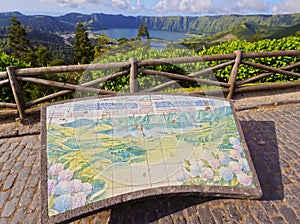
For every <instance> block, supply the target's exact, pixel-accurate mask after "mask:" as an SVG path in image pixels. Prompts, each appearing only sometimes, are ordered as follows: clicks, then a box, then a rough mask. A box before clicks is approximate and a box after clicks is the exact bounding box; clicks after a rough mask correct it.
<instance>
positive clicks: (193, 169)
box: [190, 162, 202, 177]
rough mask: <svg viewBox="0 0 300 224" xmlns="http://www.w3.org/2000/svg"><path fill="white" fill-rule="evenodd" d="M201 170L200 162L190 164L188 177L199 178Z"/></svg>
mask: <svg viewBox="0 0 300 224" xmlns="http://www.w3.org/2000/svg"><path fill="white" fill-rule="evenodd" d="M201 169H202V163H201V162H191V165H190V175H191V176H192V177H196V176H199V174H200V172H201Z"/></svg>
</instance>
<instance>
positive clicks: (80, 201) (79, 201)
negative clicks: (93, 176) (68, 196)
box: [72, 192, 86, 209]
mask: <svg viewBox="0 0 300 224" xmlns="http://www.w3.org/2000/svg"><path fill="white" fill-rule="evenodd" d="M85 203H86V196H85V194H84V193H83V192H78V193H76V194H74V195H73V197H72V209H74V208H78V207H81V206H84V205H85Z"/></svg>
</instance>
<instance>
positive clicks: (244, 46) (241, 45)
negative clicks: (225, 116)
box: [0, 13, 300, 102]
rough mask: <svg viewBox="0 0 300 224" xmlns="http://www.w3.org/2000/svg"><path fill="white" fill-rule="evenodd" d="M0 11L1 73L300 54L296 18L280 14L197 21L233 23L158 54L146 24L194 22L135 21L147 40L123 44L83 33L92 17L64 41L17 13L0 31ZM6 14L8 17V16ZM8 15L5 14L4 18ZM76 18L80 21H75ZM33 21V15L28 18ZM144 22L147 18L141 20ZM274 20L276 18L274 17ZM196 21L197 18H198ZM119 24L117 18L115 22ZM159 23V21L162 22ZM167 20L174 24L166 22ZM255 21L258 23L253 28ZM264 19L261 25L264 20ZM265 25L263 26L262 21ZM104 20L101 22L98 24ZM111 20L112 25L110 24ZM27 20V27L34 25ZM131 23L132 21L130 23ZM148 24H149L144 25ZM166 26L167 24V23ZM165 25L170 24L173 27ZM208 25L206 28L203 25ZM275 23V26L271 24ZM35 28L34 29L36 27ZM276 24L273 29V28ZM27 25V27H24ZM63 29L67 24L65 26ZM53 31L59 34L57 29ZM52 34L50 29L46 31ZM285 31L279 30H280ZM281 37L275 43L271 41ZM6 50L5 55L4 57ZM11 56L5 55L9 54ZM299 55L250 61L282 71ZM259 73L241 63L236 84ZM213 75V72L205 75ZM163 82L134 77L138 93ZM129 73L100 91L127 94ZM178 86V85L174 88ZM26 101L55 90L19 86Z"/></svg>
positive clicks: (182, 70)
mask: <svg viewBox="0 0 300 224" xmlns="http://www.w3.org/2000/svg"><path fill="white" fill-rule="evenodd" d="M1 15H3V14H1V13H0V69H1V70H2V71H3V70H5V67H6V66H9V65H15V66H17V67H18V68H20V67H36V66H49V65H65V64H71V63H76V64H77V63H80V64H85V63H90V62H92V61H93V60H94V58H96V61H95V63H109V62H126V61H128V60H129V58H131V57H134V58H137V59H138V60H143V59H155V58H157V59H158V58H160V59H161V58H172V57H185V56H195V55H213V54H230V53H233V52H234V51H235V50H241V51H243V52H263V51H278V50H300V34H299V32H300V31H299V24H300V23H298V24H295V23H297V22H299V21H298V20H299V18H300V15H298V14H294V15H284V16H277V17H276V16H253V17H244V16H224V17H203V18H202V17H201V19H202V20H203V19H206V20H207V23H208V24H210V22H212V21H214V22H215V23H217V22H216V21H219V19H220V18H225V21H227V23H228V24H229V23H232V26H231V27H230V28H228V29H227V30H225V28H227V26H225V25H223V28H224V29H223V28H222V31H221V32H219V33H216V34H213V35H208V34H204V35H195V36H196V37H194V38H190V39H186V40H184V42H183V44H184V45H185V46H188V47H189V48H190V49H183V48H181V49H178V48H176V47H173V46H169V47H168V48H167V49H165V50H157V49H153V48H151V47H150V40H148V38H149V32H148V27H150V28H152V29H153V28H155V27H153V26H152V25H153V24H152V25H151V23H152V22H153V21H156V22H157V24H156V26H157V28H158V27H159V26H163V28H162V29H166V30H167V29H169V30H176V26H177V25H178V24H181V25H184V27H185V29H186V30H189V29H191V28H190V26H192V24H193V23H191V24H189V25H188V26H187V24H186V23H188V20H191V21H192V20H193V19H195V18H193V17H191V18H185V17H166V18H161V17H153V18H152V17H151V19H149V18H150V17H149V18H148V17H137V18H136V19H137V20H139V21H143V22H140V23H139V24H142V25H140V28H139V32H138V35H137V37H138V38H141V37H142V38H143V37H146V40H143V41H134V40H128V39H127V38H125V37H123V38H121V39H119V40H118V41H116V40H113V39H111V38H108V37H107V36H106V35H96V34H93V33H91V32H88V31H87V29H88V28H91V27H95V26H96V25H95V24H96V23H99V22H100V20H99V19H100V17H98V15H94V17H93V21H92V20H89V21H87V22H78V23H77V27H76V33H75V34H68V35H64V36H63V38H64V39H63V38H62V37H59V36H57V35H56V34H54V33H48V32H45V33H42V31H41V28H39V29H38V30H34V29H32V28H31V27H29V26H23V25H22V24H21V22H20V21H19V19H20V20H21V21H23V22H24V23H25V24H28V21H29V20H28V17H25V16H22V15H21V14H16V16H18V19H17V17H15V16H13V17H11V19H10V20H11V24H10V26H8V25H7V24H6V25H5V26H2V27H1V24H3V23H4V22H3V21H5V19H1ZM10 15H11V14H10ZM6 16H7V15H6ZM80 16H81V17H80ZM30 18H32V17H30ZM61 18H64V19H65V20H66V21H68V23H69V24H73V22H74V21H78V20H79V18H81V19H82V20H83V21H85V20H86V19H88V18H89V16H82V15H81V14H72V15H67V16H64V17H61ZM101 18H102V19H104V20H106V19H107V18H113V17H112V16H111V15H102V17H101ZM114 18H123V19H124V18H127V22H128V21H131V19H132V18H131V17H130V18H128V17H124V16H120V17H118V16H117V17H114ZM146 18H148V19H146ZM276 18H277V19H276ZM40 19H41V20H42V21H44V20H47V21H48V22H49V24H50V23H52V22H54V21H56V20H55V19H53V18H52V17H44V16H41V17H40ZM199 19H200V18H199ZM241 20H243V21H246V22H244V23H239V24H235V23H236V21H241ZM117 21H118V19H117ZM162 21H164V22H162ZM170 21H173V23H171V22H170ZM254 21H255V22H258V21H260V22H261V25H257V24H254ZM263 21H265V22H263ZM266 21H268V22H266ZM102 22H103V21H102ZM115 22H116V21H115ZM288 22H289V23H290V24H294V25H292V26H290V27H289V28H287V27H278V26H277V25H278V24H282V26H287V23H288ZM33 23H34V22H33V21H32V22H31V23H30V24H33ZM134 24H135V23H134ZM149 24H150V25H149ZM168 24H169V25H168ZM170 24H173V25H172V26H171V25H170ZM208 24H207V25H208ZM276 24H277V25H276ZM58 25H59V24H58ZM36 26H37V25H36ZM272 26H273V27H274V26H276V28H272ZM25 27H26V29H25ZM66 28H70V26H67V25H66ZM53 29H56V30H59V29H58V27H57V26H55V27H54V28H53ZM49 30H51V28H49ZM282 31H284V32H282ZM283 33H286V34H288V35H291V36H289V37H282V34H283ZM265 37H274V38H272V39H271V38H268V39H262V38H265ZM278 37H280V39H275V38H278ZM4 52H5V53H4ZM9 55H10V56H9ZM299 60H300V57H272V58H258V59H253V60H252V61H254V62H257V63H261V64H264V65H269V66H273V67H278V68H279V67H282V66H286V65H288V64H292V63H294V62H296V61H299ZM217 63H221V62H208V63H207V64H205V63H199V64H197V65H194V64H189V63H187V64H184V65H180V66H177V65H171V64H165V65H163V66H157V67H153V66H147V67H145V68H149V69H155V70H158V71H165V72H171V73H176V74H183V75H186V74H188V73H190V72H192V71H198V70H200V69H203V68H205V67H207V66H214V65H216V64H217ZM231 68H232V67H231V66H227V67H226V68H224V69H221V70H218V71H215V72H214V74H213V75H214V76H213V77H212V76H211V77H210V78H216V79H217V80H219V81H224V82H227V81H228V79H229V75H230V71H231ZM120 70H122V69H119V70H116V71H112V70H110V71H106V72H87V73H86V74H82V73H76V74H73V73H68V74H59V75H56V76H53V75H42V76H40V77H41V78H47V79H50V80H55V81H61V82H68V83H73V84H78V83H79V82H86V81H89V80H91V79H95V78H99V77H102V76H105V75H108V74H112V73H115V72H118V71H120ZM292 71H294V72H300V68H299V67H296V68H294V69H293V70H292ZM262 72H263V71H261V70H258V69H254V68H252V67H249V66H245V65H242V66H240V68H239V75H238V77H237V78H238V80H244V79H247V78H249V77H252V76H255V75H258V74H260V73H262ZM210 75H212V74H210ZM201 78H208V75H207V74H206V75H204V76H203V77H201ZM295 79H296V78H292V77H286V76H284V75H278V74H274V75H272V76H270V77H267V78H264V79H263V80H261V81H260V82H277V81H290V80H295ZM166 81H168V79H166V78H159V77H156V76H148V75H143V74H142V73H139V74H138V82H139V85H140V86H139V87H140V90H141V91H142V90H146V89H148V88H151V87H153V86H155V85H158V84H160V83H163V82H166ZM128 82H129V75H125V76H122V77H118V78H116V79H115V80H108V81H106V82H105V83H103V84H101V86H100V87H101V88H103V89H106V90H114V91H128V89H129V83H128ZM176 85H178V84H176ZM180 85H181V86H182V87H184V88H191V87H192V88H194V87H198V86H197V85H196V84H190V83H180ZM22 88H23V91H24V93H25V98H26V99H36V98H39V97H41V96H45V95H48V94H51V93H54V92H57V91H59V89H58V88H49V87H44V86H40V85H33V84H29V83H24V85H22ZM73 96H74V95H73V94H70V95H68V96H66V97H64V98H61V99H68V98H70V97H71V98H72V97H73ZM0 101H5V102H13V98H12V95H11V93H10V90H9V87H3V88H2V89H1V95H0Z"/></svg>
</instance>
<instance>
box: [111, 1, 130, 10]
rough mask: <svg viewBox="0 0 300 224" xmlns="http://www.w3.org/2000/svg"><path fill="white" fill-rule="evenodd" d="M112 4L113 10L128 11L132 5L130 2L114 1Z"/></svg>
mask: <svg viewBox="0 0 300 224" xmlns="http://www.w3.org/2000/svg"><path fill="white" fill-rule="evenodd" d="M111 4H112V8H113V9H119V10H126V9H127V8H128V6H129V4H130V1H126V0H112V1H111Z"/></svg>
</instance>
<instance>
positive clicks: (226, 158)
mask: <svg viewBox="0 0 300 224" xmlns="http://www.w3.org/2000/svg"><path fill="white" fill-rule="evenodd" d="M219 157H220V162H221V164H223V165H227V164H229V163H230V161H231V160H230V156H229V155H228V154H225V153H220V155H219Z"/></svg>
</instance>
